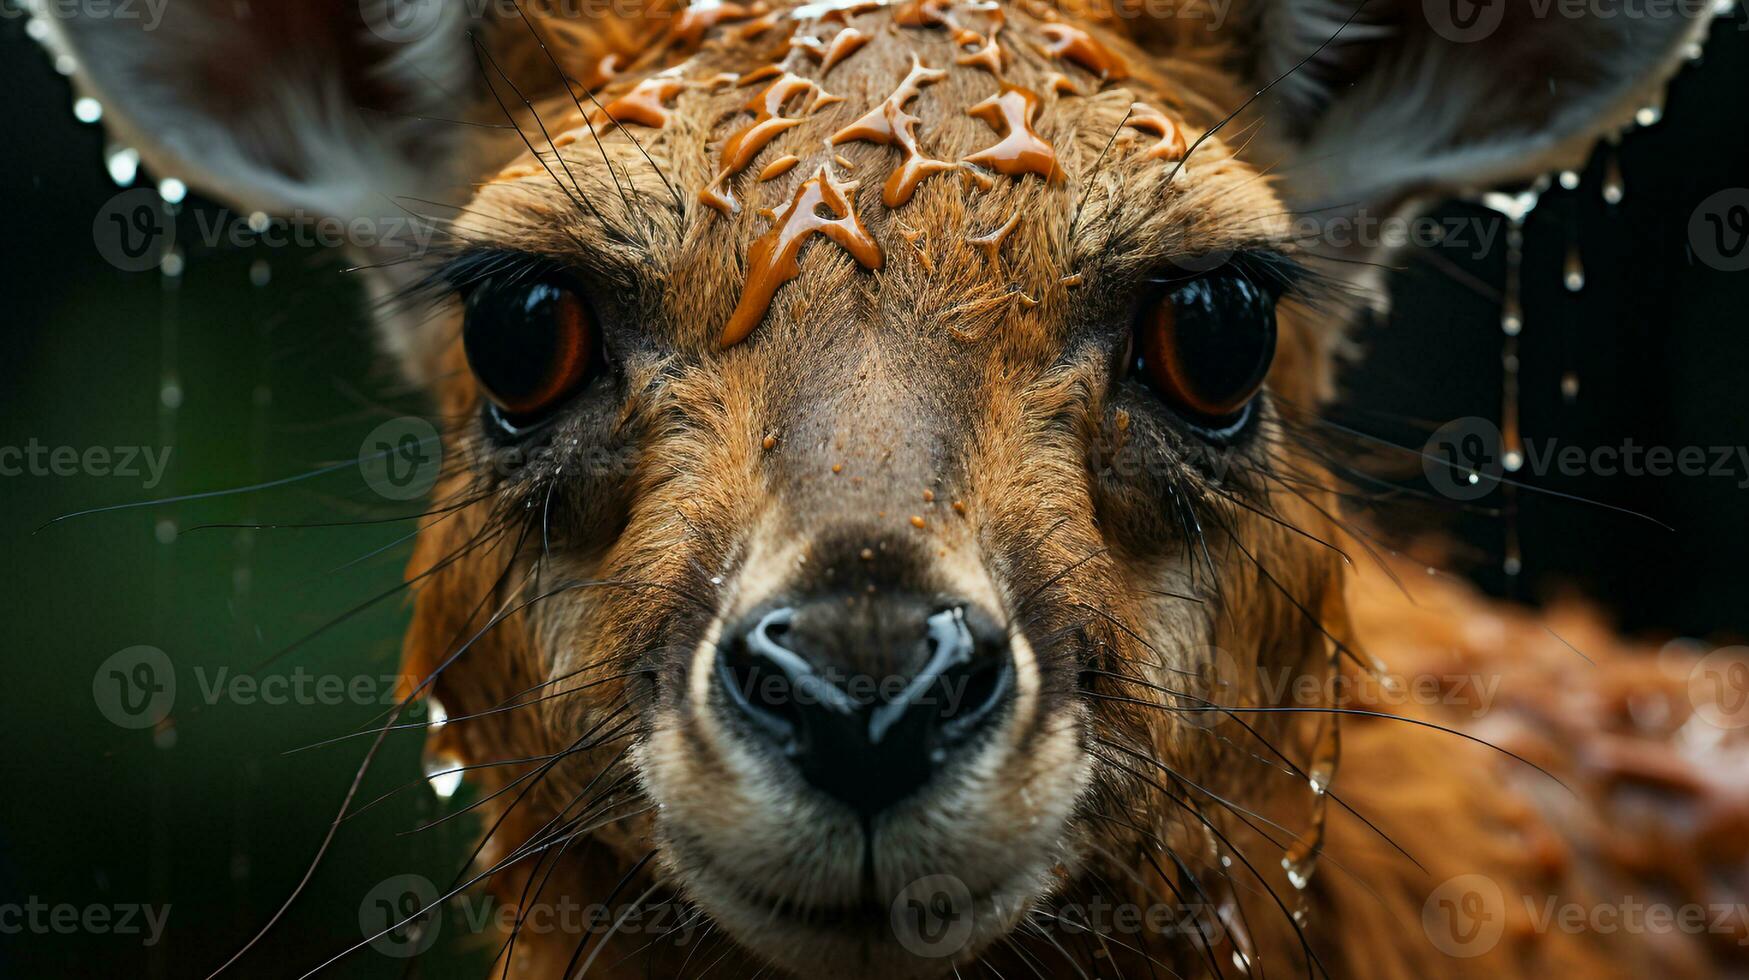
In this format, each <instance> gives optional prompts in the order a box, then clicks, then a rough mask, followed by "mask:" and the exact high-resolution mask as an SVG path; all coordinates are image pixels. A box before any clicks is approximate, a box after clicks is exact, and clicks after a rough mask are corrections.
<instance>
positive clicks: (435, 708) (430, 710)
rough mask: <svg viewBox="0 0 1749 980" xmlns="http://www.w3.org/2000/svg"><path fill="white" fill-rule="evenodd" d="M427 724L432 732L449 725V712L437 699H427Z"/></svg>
mask: <svg viewBox="0 0 1749 980" xmlns="http://www.w3.org/2000/svg"><path fill="white" fill-rule="evenodd" d="M425 724H426V725H427V726H428V727H429V728H430V729H431V730H432V731H436V730H437V729H439V728H442V727H443V726H444V725H447V724H449V712H448V711H446V710H444V707H443V702H442V701H439V700H437V698H435V697H429V698H426V699H425Z"/></svg>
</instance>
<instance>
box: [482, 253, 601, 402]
mask: <svg viewBox="0 0 1749 980" xmlns="http://www.w3.org/2000/svg"><path fill="white" fill-rule="evenodd" d="M462 346H463V348H464V349H465V350H466V351H467V355H468V367H469V368H471V369H472V370H473V372H474V377H475V378H476V379H477V380H478V381H479V383H480V388H481V389H482V390H483V391H484V392H485V395H486V397H487V398H488V399H489V400H490V401H491V403H492V406H493V408H494V409H496V411H497V412H498V414H499V416H500V417H501V418H502V419H503V421H505V422H507V423H509V424H510V425H511V426H514V427H517V428H523V427H527V426H529V425H533V424H535V423H537V422H540V421H541V420H543V419H544V418H546V417H547V416H548V415H550V414H551V413H552V412H553V410H555V409H557V408H558V407H559V406H560V405H562V404H564V403H565V401H566V400H567V399H569V398H570V396H571V395H573V394H575V393H576V392H577V391H578V390H579V389H581V388H582V387H583V385H584V384H585V383H587V382H588V381H589V379H590V378H591V377H592V376H593V375H594V373H595V371H596V369H597V367H598V366H599V364H600V351H599V349H598V348H599V338H598V337H597V336H596V329H595V321H594V319H593V318H592V317H591V316H590V315H589V308H588V306H587V305H586V304H585V303H584V301H583V297H582V296H581V295H579V294H578V293H577V291H576V290H574V289H572V288H570V287H569V286H568V285H566V284H565V283H563V282H561V281H555V280H552V279H538V280H533V281H530V280H527V279H522V278H520V277H509V278H508V280H507V281H499V280H498V279H488V280H486V281H484V282H482V283H480V284H479V285H477V286H475V287H474V288H473V289H472V290H471V291H470V292H469V293H468V297H467V303H466V308H465V311H464V320H463V324H462Z"/></svg>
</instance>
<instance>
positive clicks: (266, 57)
mask: <svg viewBox="0 0 1749 980" xmlns="http://www.w3.org/2000/svg"><path fill="white" fill-rule="evenodd" d="M513 2H517V3H527V2H533V0H504V2H501V3H493V4H486V5H480V4H473V3H461V2H457V0H258V2H254V3H241V2H237V0H174V2H171V0H145V2H144V3H141V4H138V5H130V6H131V9H133V10H134V11H135V14H134V16H131V17H127V16H121V15H120V11H121V9H122V8H121V6H120V5H117V6H116V7H115V8H114V9H113V10H110V11H109V15H108V16H102V17H99V16H96V15H95V14H90V15H86V14H78V15H74V16H67V15H66V14H64V13H50V14H47V15H39V16H44V17H45V20H46V23H47V26H48V28H49V31H48V34H47V37H46V38H45V43H46V44H47V45H48V46H49V47H50V49H51V50H52V51H53V52H55V53H56V54H57V55H65V56H69V57H71V58H72V59H73V60H74V62H75V64H76V66H77V68H76V84H77V85H78V86H79V88H80V90H81V91H82V92H83V93H84V94H87V95H91V96H94V97H95V98H97V99H98V100H99V101H100V102H101V103H102V105H103V107H104V121H105V125H106V126H108V128H109V129H110V131H111V133H112V134H113V135H114V137H115V139H116V141H117V142H120V143H122V144H124V145H127V146H132V147H135V148H137V149H138V151H139V152H140V155H141V157H142V159H143V160H144V161H145V162H146V164H147V165H148V166H149V167H151V168H152V170H153V171H154V172H155V173H157V174H159V175H161V176H174V177H176V178H178V179H180V180H182V181H183V182H184V183H186V184H187V185H188V186H190V187H193V188H196V189H198V190H199V191H201V192H202V193H204V194H207V195H209V196H211V197H213V198H216V199H218V200H220V201H222V202H224V203H226V204H229V205H232V206H235V207H238V208H241V209H243V210H245V211H263V212H266V213H268V214H270V215H281V216H283V215H291V214H294V213H296V214H299V215H300V216H307V217H310V218H330V219H331V218H338V219H343V220H345V221H348V222H351V221H354V220H357V219H365V220H370V219H384V220H389V219H393V220H396V221H406V220H407V217H408V215H409V213H410V212H420V213H430V212H431V211H432V210H433V207H432V204H433V202H436V203H437V204H440V205H452V206H454V207H461V206H463V205H465V204H466V203H467V201H468V200H469V199H470V198H471V197H472V193H473V191H472V187H471V186H470V185H471V184H472V183H473V182H474V181H475V180H477V179H479V178H480V177H482V176H483V175H486V174H488V173H491V172H493V171H495V170H496V169H498V168H499V167H501V166H503V165H504V164H505V163H507V162H508V161H509V160H510V159H512V158H514V157H515V156H516V155H518V154H520V153H522V152H524V150H525V149H526V146H525V144H524V143H523V142H522V140H521V138H520V137H519V136H518V135H517V132H516V130H514V129H512V128H511V127H509V126H508V125H505V122H506V115H505V113H506V110H505V109H504V108H501V107H500V104H499V99H500V98H501V99H503V100H504V102H505V104H506V105H507V106H508V107H509V110H511V111H520V110H521V109H522V106H521V99H520V96H527V97H528V98H530V99H535V100H538V99H540V98H542V97H545V96H558V97H563V96H564V95H565V86H564V83H562V82H561V81H560V78H561V76H560V74H559V70H558V69H557V67H555V65H554V64H553V59H549V56H548V55H547V54H546V52H544V51H542V50H541V45H540V43H539V42H538V41H537V40H536V37H537V35H536V33H535V30H536V29H537V28H532V27H531V26H530V24H531V22H532V23H533V24H536V25H538V30H539V31H540V34H539V35H538V36H539V37H540V38H542V39H544V40H546V41H548V42H549V43H551V44H552V45H553V46H554V48H555V49H557V50H556V51H555V58H556V60H557V61H558V62H559V63H561V64H565V65H575V66H585V67H586V66H592V65H598V64H601V62H602V58H603V57H604V56H605V55H607V54H608V53H610V52H611V51H613V50H614V49H618V50H620V51H625V50H626V47H625V46H626V45H628V44H630V43H633V42H635V41H636V40H637V38H638V37H639V35H640V33H644V32H653V31H655V30H657V29H660V27H662V26H663V22H662V21H661V19H660V18H659V17H657V16H655V14H656V13H657V11H656V8H657V7H660V6H661V3H660V0H654V2H652V4H650V7H651V11H650V12H649V16H645V17H643V18H640V19H639V21H638V22H637V23H628V22H625V21H614V20H611V19H609V18H606V17H601V18H594V19H592V20H588V21H582V22H578V21H573V22H570V23H562V22H559V21H557V20H554V19H547V18H542V17H540V16H539V15H536V14H533V13H532V12H531V14H530V21H527V22H525V20H524V18H523V16H522V12H521V10H520V9H518V8H516V7H514V6H512V3H513ZM54 6H55V5H52V4H51V5H49V7H51V8H52V7H54ZM81 9H84V8H81ZM472 11H489V12H484V13H480V14H476V13H473V12H472ZM572 81H573V82H577V81H579V80H577V79H572ZM494 87H495V88H496V92H495V91H494ZM495 96H496V97H495ZM567 101H568V100H567ZM535 132H537V133H538V131H535ZM537 138H538V137H537ZM362 258H363V259H364V263H365V264H369V265H372V266H374V267H376V268H378V269H383V270H386V271H385V273H384V274H385V275H386V276H388V277H389V278H390V279H391V280H392V279H393V277H394V276H396V275H406V274H409V272H410V270H409V272H403V271H401V270H403V269H404V268H405V264H404V263H402V262H401V261H399V260H401V259H403V258H405V256H402V255H395V254H382V253H381V251H380V248H379V249H378V250H373V251H371V252H370V253H369V254H367V255H365V256H363V257H362ZM374 285H378V286H382V285H386V286H387V287H389V288H392V287H393V286H395V285H396V283H394V282H393V281H389V282H387V283H386V284H385V283H375V284H374ZM383 339H384V343H385V346H387V347H388V348H389V352H390V353H391V354H394V355H396V356H398V357H399V358H400V359H401V361H402V363H403V364H404V365H405V366H407V368H408V369H409V373H410V374H412V375H414V376H415V377H418V376H420V375H422V374H424V373H426V368H427V367H428V366H427V365H424V364H422V363H421V360H422V359H430V358H433V357H434V356H435V354H436V352H435V351H433V350H431V349H429V344H428V343H427V341H426V340H425V339H423V338H420V337H417V336H409V335H406V334H405V332H404V331H399V330H398V328H397V327H396V326H395V325H393V324H385V329H384V338H383Z"/></svg>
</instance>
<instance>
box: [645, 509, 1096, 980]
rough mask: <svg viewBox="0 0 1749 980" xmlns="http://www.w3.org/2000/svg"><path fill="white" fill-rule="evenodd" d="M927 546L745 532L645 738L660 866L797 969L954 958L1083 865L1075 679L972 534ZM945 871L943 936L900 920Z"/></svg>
mask: <svg viewBox="0 0 1749 980" xmlns="http://www.w3.org/2000/svg"><path fill="white" fill-rule="evenodd" d="M942 544H945V545H947V546H928V547H925V546H924V545H923V544H922V542H921V541H919V540H918V539H917V538H916V537H914V536H912V534H911V531H910V530H909V529H908V530H907V531H906V532H904V533H903V534H901V535H893V534H882V533H880V531H879V530H878V529H876V528H872V527H868V526H856V527H850V528H845V529H843V530H842V531H841V532H839V533H836V534H833V535H828V536H823V537H813V538H809V539H797V538H796V537H794V536H790V535H778V534H775V533H774V534H771V535H764V534H761V535H757V536H756V537H755V540H754V543H753V545H752V546H751V547H750V548H749V549H748V553H747V555H746V557H745V559H744V561H743V562H742V563H741V564H740V565H739V567H737V568H735V569H734V570H733V572H734V574H733V575H730V576H725V577H724V578H725V581H724V582H723V583H722V585H723V594H724V596H725V608H724V610H723V612H722V613H721V614H719V616H718V618H717V619H715V620H714V621H713V622H712V623H711V624H710V625H709V626H708V628H707V629H706V630H705V631H704V633H703V635H702V636H701V637H700V640H699V642H698V644H697V645H696V646H694V647H693V648H692V653H691V656H690V657H689V660H688V664H687V671H686V677H685V685H684V694H685V696H684V699H675V700H673V701H672V702H666V703H668V704H671V705H672V706H671V707H670V708H668V709H666V710H665V711H663V712H661V713H659V714H658V715H657V717H656V718H655V719H654V724H653V725H652V729H653V730H652V734H651V736H650V738H649V739H647V740H646V741H645V742H643V743H641V744H640V745H639V747H638V749H637V753H638V754H637V757H636V758H637V764H638V767H639V773H640V778H641V779H642V780H643V782H644V785H645V787H646V788H647V790H648V791H649V793H650V795H651V797H652V798H653V799H654V800H655V801H656V803H657V804H658V815H657V817H656V823H655V826H656V830H657V834H658V842H659V845H660V846H659V853H660V856H661V859H662V861H663V864H664V866H665V867H666V868H667V869H668V871H669V872H670V873H671V874H672V875H673V876H674V877H675V878H676V879H677V880H678V881H680V882H681V883H682V884H683V886H684V888H685V890H686V894H687V896H688V898H689V899H690V900H692V901H694V902H696V903H697V904H698V905H699V906H700V907H701V908H703V909H704V910H705V911H707V912H708V913H709V914H710V915H711V917H712V920H713V921H714V922H715V923H717V924H718V925H720V926H721V927H722V928H724V929H725V930H726V931H727V932H728V933H729V934H730V935H731V936H733V937H734V938H735V940H736V941H737V942H739V943H741V944H743V945H745V946H747V947H748V948H750V949H752V950H754V951H756V952H757V953H758V955H759V956H761V957H762V958H764V959H766V960H768V961H770V962H773V963H776V964H778V965H779V966H781V967H783V968H785V969H787V970H790V971H791V972H793V973H796V974H797V975H802V976H812V975H817V973H818V971H819V970H820V969H821V968H823V967H828V966H829V967H832V968H833V969H835V970H837V971H838V972H839V973H840V975H843V976H845V977H846V978H854V980H862V978H873V977H881V978H887V977H895V978H896V977H933V976H938V975H941V974H943V973H946V972H948V968H949V967H950V966H951V965H952V964H954V963H957V962H962V961H965V960H966V959H967V958H970V957H975V956H976V955H977V953H978V951H979V950H981V949H982V948H984V947H985V946H986V945H987V944H988V943H990V942H993V941H994V940H995V939H996V938H998V937H1000V936H1002V935H1005V934H1006V933H1007V931H1008V930H1010V929H1012V928H1013V927H1014V925H1015V923H1016V922H1018V921H1019V919H1020V917H1021V916H1023V915H1024V914H1025V911H1026V910H1027V909H1028V908H1030V907H1032V903H1034V902H1035V901H1036V900H1038V898H1039V897H1040V896H1041V895H1043V894H1045V893H1046V892H1047V891H1048V890H1049V889H1050V888H1051V887H1052V886H1053V882H1054V881H1055V880H1056V879H1055V877H1054V875H1055V874H1056V870H1055V869H1059V868H1062V867H1065V866H1067V865H1068V864H1069V863H1071V862H1073V861H1074V860H1075V849H1074V843H1073V840H1072V839H1071V838H1070V837H1069V836H1068V834H1067V827H1068V823H1069V821H1070V819H1071V817H1072V814H1073V812H1074V810H1075V807H1076V805H1077V801H1078V800H1079V799H1080V797H1081V794H1082V791H1083V789H1084V787H1085V786H1086V782H1087V778H1088V768H1087V763H1086V760H1085V754H1084V753H1083V752H1082V750H1081V718H1082V716H1081V709H1080V705H1079V703H1078V702H1077V701H1075V700H1074V699H1073V697H1072V694H1071V693H1070V692H1066V691H1065V690H1064V689H1063V688H1062V687H1061V685H1062V684H1063V678H1064V677H1065V676H1068V675H1066V674H1064V673H1063V672H1060V671H1053V672H1051V673H1049V674H1047V673H1045V672H1044V671H1042V670H1041V668H1040V662H1039V659H1038V654H1037V651H1036V650H1035V649H1034V647H1033V646H1032V644H1031V642H1030V640H1029V637H1028V635H1027V631H1026V630H1025V629H1024V628H1020V627H1017V626H1014V625H1013V624H1014V619H1013V613H1012V611H1011V610H1009V609H1007V608H1005V604H1004V600H1003V598H1002V597H1003V596H1005V595H1006V594H1007V592H1006V591H1005V590H1004V589H1003V588H1000V587H998V585H997V583H996V581H995V580H994V579H993V578H992V577H991V575H990V572H989V571H988V567H989V566H988V565H986V563H985V562H984V561H982V560H981V559H980V558H979V553H978V551H977V550H976V548H975V546H970V545H969V544H968V546H964V547H953V546H951V544H948V543H942ZM944 883H945V888H946V891H947V892H948V893H951V895H952V896H953V899H954V901H953V902H952V903H951V904H952V906H953V907H952V909H950V910H949V911H950V912H951V913H952V917H953V918H954V921H955V922H956V923H960V924H959V925H956V927H955V929H954V931H953V933H952V936H951V938H952V941H951V942H937V941H935V940H933V939H930V938H929V936H930V935H932V933H931V931H930V929H931V927H929V926H928V925H927V924H925V925H922V926H919V925H917V924H915V923H913V922H912V921H911V918H912V917H913V916H912V910H913V908H914V906H915V902H914V901H913V899H914V898H915V897H916V895H917V893H918V891H919V889H924V890H925V891H928V890H929V889H932V888H935V887H936V886H938V885H943V884H944ZM930 894H934V892H933V891H931V892H930ZM931 907H932V908H933V906H931ZM932 921H933V920H932Z"/></svg>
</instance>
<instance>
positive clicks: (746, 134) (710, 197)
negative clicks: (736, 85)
mask: <svg viewBox="0 0 1749 980" xmlns="http://www.w3.org/2000/svg"><path fill="white" fill-rule="evenodd" d="M803 95H806V96H809V99H808V103H807V105H805V106H804V107H803V108H802V112H803V113H811V112H813V111H815V110H816V109H819V108H820V107H821V106H823V105H831V104H832V103H834V102H842V101H844V100H843V99H842V98H840V97H839V96H836V95H833V94H831V93H829V92H827V91H826V90H825V89H823V88H821V87H820V85H819V83H817V82H815V81H814V80H813V79H811V78H804V77H802V76H801V75H797V74H795V73H793V72H787V71H786V72H783V73H782V74H781V75H779V76H778V78H777V80H775V81H773V82H772V83H771V84H770V85H767V86H766V87H765V88H764V89H762V90H760V92H759V94H758V95H755V96H754V97H753V98H752V99H751V100H749V101H748V103H747V104H746V106H744V107H743V108H744V109H745V110H746V111H748V112H751V113H753V121H752V122H750V123H748V124H747V125H745V126H743V127H741V128H740V129H738V130H736V131H735V132H734V133H732V134H730V136H729V138H728V140H727V141H726V142H724V143H723V154H722V161H721V166H720V168H719V169H718V171H717V176H716V179H715V180H713V181H711V182H710V185H709V186H708V187H706V188H705V189H704V190H702V191H700V192H699V195H698V196H699V200H700V201H702V202H704V203H705V204H707V205H709V206H711V207H713V208H716V209H717V210H718V211H721V212H723V213H724V214H732V213H734V212H736V211H739V210H740V208H741V206H740V204H739V203H738V202H737V201H736V200H735V196H734V195H733V194H732V193H730V192H729V189H728V182H729V178H731V177H733V176H735V175H736V174H738V173H740V172H741V171H743V170H745V169H747V165H748V164H750V163H752V162H753V158H754V157H756V156H758V155H759V151H760V150H763V149H765V147H766V145H767V144H769V143H770V142H771V141H772V140H774V139H776V138H777V137H778V135H779V134H781V133H783V132H785V131H787V130H790V129H794V128H795V127H797V126H800V125H801V124H802V120H801V118H800V117H799V116H786V115H784V114H783V110H784V107H785V106H787V105H788V104H789V103H790V102H791V101H792V100H794V99H796V98H797V97H799V96H803Z"/></svg>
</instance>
